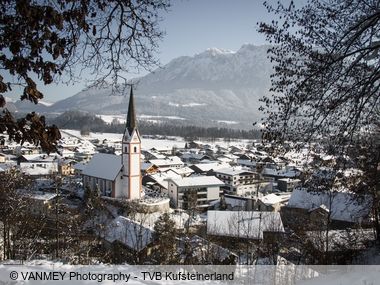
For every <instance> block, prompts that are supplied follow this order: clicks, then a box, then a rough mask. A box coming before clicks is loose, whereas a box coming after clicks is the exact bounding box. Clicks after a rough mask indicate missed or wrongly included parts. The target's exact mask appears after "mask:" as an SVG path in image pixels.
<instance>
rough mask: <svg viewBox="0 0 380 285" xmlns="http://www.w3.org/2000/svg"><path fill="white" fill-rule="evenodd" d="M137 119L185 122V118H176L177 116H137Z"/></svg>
mask: <svg viewBox="0 0 380 285" xmlns="http://www.w3.org/2000/svg"><path fill="white" fill-rule="evenodd" d="M137 118H139V119H143V120H144V119H160V118H162V119H168V120H181V121H183V120H186V119H185V118H182V117H178V116H154V115H145V114H142V115H140V116H137Z"/></svg>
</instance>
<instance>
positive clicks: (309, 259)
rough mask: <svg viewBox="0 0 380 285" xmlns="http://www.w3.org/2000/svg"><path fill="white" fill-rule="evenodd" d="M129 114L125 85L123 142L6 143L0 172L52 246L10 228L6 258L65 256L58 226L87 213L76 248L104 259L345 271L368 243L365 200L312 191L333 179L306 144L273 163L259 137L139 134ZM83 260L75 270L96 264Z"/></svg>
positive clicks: (73, 135) (65, 136)
mask: <svg viewBox="0 0 380 285" xmlns="http://www.w3.org/2000/svg"><path fill="white" fill-rule="evenodd" d="M136 112H138V110H135V107H134V99H133V92H132V89H131V94H130V102H129V109H128V115H127V122H126V130H125V133H124V135H121V134H101V133H88V134H81V133H80V132H79V131H73V130H61V133H62V139H61V140H60V142H59V151H58V153H50V154H44V153H41V152H40V150H39V148H38V147H35V146H33V145H30V144H28V143H25V144H24V145H23V146H20V145H17V144H15V143H13V142H11V141H8V140H7V137H6V136H3V137H2V141H3V143H2V146H1V153H0V162H1V163H0V171H1V172H2V175H7V173H8V175H12V173H13V174H14V173H15V171H16V172H18V173H19V174H18V175H22V176H24V177H27V178H28V181H29V182H28V183H27V185H26V186H25V187H23V188H22V189H16V193H17V195H19V196H20V197H21V200H23V201H26V204H27V207H26V216H28V217H29V216H32V217H34V218H36V219H37V220H39V221H42V220H44V221H46V223H44V225H45V227H46V229H47V232H50V234H51V236H50V237H49V238H47V239H52V240H54V242H55V245H53V246H51V247H46V246H45V247H39V248H38V249H35V250H34V251H31V250H29V251H28V250H26V249H25V248H23V247H22V246H21V243H20V241H18V240H17V234H18V233H19V232H20V230H19V229H18V228H17V227H14V228H12V227H11V229H9V228H8V229H7V231H8V237H7V240H3V242H2V245H3V246H1V244H0V247H2V251H3V252H2V254H1V256H2V257H3V258H4V259H6V258H15V259H17V258H19V259H23V258H31V256H29V255H33V258H38V257H44V256H46V254H47V253H51V252H52V247H53V248H54V247H56V248H55V250H53V252H54V257H55V258H57V257H59V256H60V257H61V258H63V257H64V254H63V252H64V249H65V246H64V245H65V243H66V240H65V239H66V238H65V235H66V234H67V235H69V231H70V230H71V227H72V225H71V224H70V223H69V224H65V223H64V222H63V221H66V222H67V220H68V217H69V218H71V219H72V218H73V217H82V216H83V215H85V216H86V219H85V221H84V222H83V223H80V224H79V225H78V228H79V229H78V230H80V231H81V232H83V231H84V232H86V234H85V235H79V236H81V237H83V236H85V237H86V238H84V239H82V238H81V237H78V236H77V237H76V238H77V239H82V241H80V242H79V247H86V246H88V247H95V248H97V250H96V251H98V252H103V253H104V252H112V254H108V255H107V254H105V255H107V256H108V259H105V260H108V261H109V262H111V263H128V264H136V263H137V264H138V263H142V262H144V263H146V264H170V263H174V264H176V263H183V264H261V263H263V264H277V263H285V264H288V263H294V264H323V263H326V262H329V263H339V264H346V263H352V262H355V260H358V262H360V254H361V252H362V251H363V250H365V249H367V248H369V247H370V246H371V245H372V244H373V242H374V241H375V239H376V235H375V232H374V229H373V222H372V218H371V208H372V198H371V197H370V196H369V195H363V196H361V197H360V199H358V198H357V197H356V196H355V195H354V194H353V193H352V192H350V191H348V190H345V189H344V187H343V186H341V187H340V189H339V187H338V188H337V189H336V190H331V191H327V192H318V191H316V190H315V189H313V188H312V187H311V186H309V187H310V188H311V189H309V188H308V186H307V185H308V184H307V181H308V180H309V179H310V176H313V175H314V176H315V175H322V176H323V175H328V172H327V170H328V168H327V167H326V169H324V170H322V169H320V170H319V171H314V172H313V173H311V174H310V169H312V168H311V164H312V163H313V161H315V160H318V161H322V162H325V163H326V165H328V164H329V162H331V161H332V160H334V157H333V156H331V155H330V156H329V155H326V154H324V153H319V152H318V148H314V149H315V151H310V149H307V148H304V149H301V150H297V151H288V152H287V153H286V154H285V156H283V157H278V156H276V157H275V156H272V155H271V154H270V152H268V146H267V145H265V144H263V143H261V142H260V141H249V140H240V141H239V140H237V141H223V140H222V139H221V140H217V141H213V142H207V141H202V140H199V141H185V140H184V139H182V138H178V137H165V138H163V137H161V138H159V137H155V136H149V135H140V134H139V131H138V124H137V120H136ZM352 171H354V170H352ZM343 175H344V174H343ZM350 175H352V174H351V173H350ZM3 187H4V186H3ZM80 220H82V221H83V219H80ZM69 225H70V226H69ZM159 225H161V230H162V232H160V233H158V232H157V231H158V229H159V228H160V227H159ZM3 226H4V225H3ZM38 227H40V226H38ZM69 228H70V229H69ZM12 231H14V232H12ZM42 232H45V231H44V230H43V229H41V233H42ZM41 235H43V236H44V237H46V236H49V235H46V233H45V234H41ZM2 236H3V237H6V236H7V234H5V226H4V233H3V235H2ZM89 237H91V238H89ZM31 239H32V238H31V237H30V236H28V237H27V242H26V243H27V244H29V246H30V243H31V242H32V241H31ZM160 239H161V240H160ZM165 239H167V240H165ZM83 240H86V242H87V243H83ZM90 240H91V242H90ZM94 240H95V241H96V242H95V245H94V243H93V242H94ZM24 242H25V241H24ZM168 242H169V244H168ZM41 243H42V242H41ZM17 247H18V250H15V248H17ZM66 247H69V246H68V245H67V246H66ZM99 248H101V249H99ZM59 250H61V253H60V254H59V253H58V251H59ZM90 251H91V250H90V249H88V252H90ZM163 251H166V254H163ZM31 252H33V253H31ZM90 255H91V254H90V253H87V259H84V258H83V257H82V261H80V260H81V259H80V258H79V259H78V260H76V261H75V262H78V263H80V262H88V263H91V262H94V260H96V258H95V257H94V258H92V259H91V258H90V259H89V258H88V257H89V256H90ZM52 256H53V255H52ZM73 256H76V255H75V254H74V255H71V258H73ZM110 256H111V257H110ZM84 260H86V261H84ZM91 260H92V261H91ZM71 262H72V260H71Z"/></svg>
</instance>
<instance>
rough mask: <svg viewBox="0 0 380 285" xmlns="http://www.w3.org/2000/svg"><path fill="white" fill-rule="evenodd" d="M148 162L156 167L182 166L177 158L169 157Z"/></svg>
mask: <svg viewBox="0 0 380 285" xmlns="http://www.w3.org/2000/svg"><path fill="white" fill-rule="evenodd" d="M149 162H150V163H151V164H154V165H156V166H158V167H160V166H167V165H183V164H184V163H183V162H182V160H181V159H180V158H179V157H178V156H169V157H167V158H165V159H151V160H149Z"/></svg>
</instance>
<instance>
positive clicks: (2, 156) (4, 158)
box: [0, 153, 8, 163]
mask: <svg viewBox="0 0 380 285" xmlns="http://www.w3.org/2000/svg"><path fill="white" fill-rule="evenodd" d="M7 160H8V156H7V155H6V154H4V153H0V163H5V162H7Z"/></svg>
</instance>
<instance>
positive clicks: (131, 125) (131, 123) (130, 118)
mask: <svg viewBox="0 0 380 285" xmlns="http://www.w3.org/2000/svg"><path fill="white" fill-rule="evenodd" d="M136 127H137V125H136V113H135V101H134V99H133V87H132V85H131V92H130V94H129V106H128V115H127V125H126V128H127V130H128V133H129V135H131V134H132V132H133V130H134V129H136Z"/></svg>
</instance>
